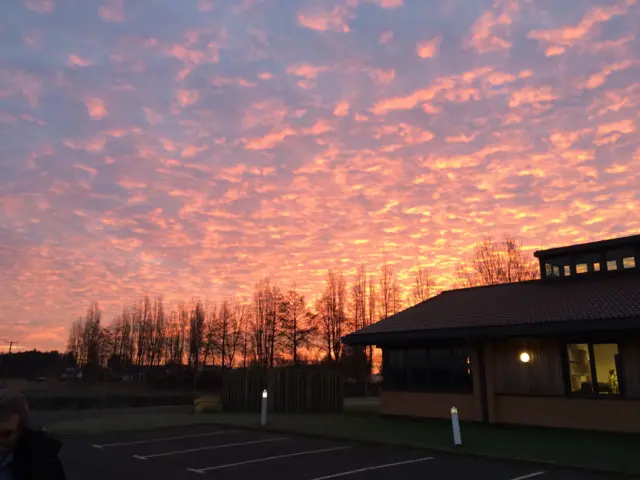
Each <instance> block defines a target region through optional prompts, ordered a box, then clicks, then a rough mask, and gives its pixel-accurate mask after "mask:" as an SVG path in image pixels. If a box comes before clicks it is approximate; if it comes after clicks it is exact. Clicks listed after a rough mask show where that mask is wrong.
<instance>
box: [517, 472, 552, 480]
mask: <svg viewBox="0 0 640 480" xmlns="http://www.w3.org/2000/svg"><path fill="white" fill-rule="evenodd" d="M544 473H545V472H534V473H530V474H529V475H523V476H521V477H516V478H512V479H510V480H525V478H533V477H538V476H540V475H543V474H544Z"/></svg>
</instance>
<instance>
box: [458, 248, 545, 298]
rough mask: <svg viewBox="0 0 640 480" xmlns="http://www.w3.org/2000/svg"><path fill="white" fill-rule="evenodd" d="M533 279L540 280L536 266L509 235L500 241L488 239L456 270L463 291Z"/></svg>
mask: <svg viewBox="0 0 640 480" xmlns="http://www.w3.org/2000/svg"><path fill="white" fill-rule="evenodd" d="M536 278H539V273H538V269H537V265H536V263H535V262H534V261H533V259H530V258H528V257H527V256H526V255H524V253H523V252H522V247H521V245H520V243H519V242H518V241H517V240H515V239H514V238H513V237H509V236H506V237H505V238H504V239H503V240H502V241H501V242H494V241H493V240H492V239H491V238H490V237H487V238H486V239H484V240H483V241H482V242H481V243H479V244H478V245H476V246H475V248H474V251H473V255H472V256H471V258H469V259H467V260H465V261H463V262H461V263H460V264H459V265H458V266H457V267H456V284H457V286H458V287H462V288H467V287H477V286H481V285H498V284H502V283H512V282H522V281H526V280H534V279H536Z"/></svg>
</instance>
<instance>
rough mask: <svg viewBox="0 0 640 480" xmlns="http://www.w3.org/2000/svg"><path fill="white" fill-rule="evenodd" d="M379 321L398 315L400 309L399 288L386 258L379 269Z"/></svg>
mask: <svg viewBox="0 0 640 480" xmlns="http://www.w3.org/2000/svg"><path fill="white" fill-rule="evenodd" d="M379 283H380V303H379V308H380V319H384V318H387V317H389V316H390V315H394V314H396V313H398V312H399V311H400V310H401V308H402V299H401V296H400V287H399V285H398V281H397V279H396V275H395V273H394V271H393V266H392V265H391V264H389V263H388V261H387V259H386V257H385V260H384V263H383V264H382V266H381V267H380V280H379Z"/></svg>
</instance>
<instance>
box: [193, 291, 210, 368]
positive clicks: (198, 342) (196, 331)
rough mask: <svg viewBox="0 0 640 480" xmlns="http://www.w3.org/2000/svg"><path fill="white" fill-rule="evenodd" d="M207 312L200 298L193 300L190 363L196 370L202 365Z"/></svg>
mask: <svg viewBox="0 0 640 480" xmlns="http://www.w3.org/2000/svg"><path fill="white" fill-rule="evenodd" d="M205 321H206V313H205V308H204V305H203V304H202V302H201V301H200V300H196V301H194V302H193V304H192V306H191V312H190V315H189V365H190V366H191V367H193V369H194V372H197V371H198V367H199V366H200V355H201V354H202V347H203V343H204V333H205Z"/></svg>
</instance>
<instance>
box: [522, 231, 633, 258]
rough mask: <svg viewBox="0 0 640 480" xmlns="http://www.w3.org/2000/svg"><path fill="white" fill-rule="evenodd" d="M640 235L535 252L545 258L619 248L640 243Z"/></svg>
mask: <svg viewBox="0 0 640 480" xmlns="http://www.w3.org/2000/svg"><path fill="white" fill-rule="evenodd" d="M639 244H640V235H629V236H627V237H619V238H610V239H608V240H598V241H596V242H588V243H578V244H575V245H568V246H565V247H556V248H548V249H546V250H538V251H537V252H534V253H533V256H534V257H536V258H545V257H549V256H556V255H565V254H570V253H578V252H580V253H583V252H585V253H586V252H591V251H597V250H602V249H605V248H618V247H626V246H630V245H639Z"/></svg>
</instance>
